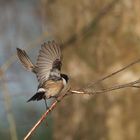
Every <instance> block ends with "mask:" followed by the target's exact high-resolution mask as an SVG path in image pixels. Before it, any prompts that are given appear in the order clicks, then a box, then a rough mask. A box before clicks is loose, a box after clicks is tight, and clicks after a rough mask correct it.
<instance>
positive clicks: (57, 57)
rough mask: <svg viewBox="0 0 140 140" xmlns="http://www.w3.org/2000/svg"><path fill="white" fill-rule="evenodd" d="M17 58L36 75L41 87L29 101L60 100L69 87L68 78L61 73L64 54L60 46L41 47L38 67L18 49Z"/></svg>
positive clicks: (48, 43) (45, 45) (48, 44)
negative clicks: (62, 93)
mask: <svg viewBox="0 0 140 140" xmlns="http://www.w3.org/2000/svg"><path fill="white" fill-rule="evenodd" d="M17 56H18V58H19V60H20V62H21V63H22V65H23V66H24V67H25V69H26V70H28V71H31V72H33V73H35V74H36V76H37V79H38V82H39V86H38V89H37V92H36V93H35V94H34V95H33V96H32V97H31V98H30V99H29V100H28V101H27V102H30V101H35V100H36V101H39V100H41V99H44V100H45V105H46V109H48V106H47V102H46V100H47V99H49V98H56V99H57V98H58V96H59V95H60V93H61V92H62V90H63V89H65V87H66V86H67V83H68V80H69V78H68V76H67V75H66V74H62V73H61V66H62V54H61V49H60V46H59V45H58V44H57V43H56V42H55V41H48V42H47V43H44V44H42V45H41V49H40V51H39V55H38V58H37V62H36V65H34V64H33V63H32V62H31V60H30V58H29V57H28V55H27V53H26V52H25V51H24V50H21V49H19V48H17Z"/></svg>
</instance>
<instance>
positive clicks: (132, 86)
mask: <svg viewBox="0 0 140 140" xmlns="http://www.w3.org/2000/svg"><path fill="white" fill-rule="evenodd" d="M135 84H140V79H138V80H136V81H133V82H130V83H127V84H121V85H115V86H113V87H109V88H105V89H101V90H97V91H93V90H92V91H90V90H89V91H88V90H83V91H78V90H71V91H70V93H68V94H67V95H71V94H90V95H95V94H102V93H106V92H110V91H113V90H118V89H122V88H130V87H131V88H140V86H137V85H135Z"/></svg>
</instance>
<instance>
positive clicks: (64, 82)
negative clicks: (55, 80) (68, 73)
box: [62, 77, 67, 86]
mask: <svg viewBox="0 0 140 140" xmlns="http://www.w3.org/2000/svg"><path fill="white" fill-rule="evenodd" d="M62 80H63V84H64V86H65V85H66V84H67V82H66V80H65V79H64V78H63V77H62Z"/></svg>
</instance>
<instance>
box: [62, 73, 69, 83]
mask: <svg viewBox="0 0 140 140" xmlns="http://www.w3.org/2000/svg"><path fill="white" fill-rule="evenodd" d="M61 77H62V78H64V79H65V80H66V82H68V80H69V77H68V76H67V75H66V74H61Z"/></svg>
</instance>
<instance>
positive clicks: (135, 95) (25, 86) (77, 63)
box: [0, 0, 140, 140]
mask: <svg viewBox="0 0 140 140" xmlns="http://www.w3.org/2000/svg"><path fill="white" fill-rule="evenodd" d="M139 13H140V1H139V0H135V1H134V0H70V1H68V0H61V1H59V0H40V1H38V0H30V1H28V0H24V1H23V0H7V1H4V0H0V139H6V140H20V139H23V137H24V136H25V135H26V134H27V132H28V131H29V130H30V129H31V127H32V126H33V125H34V124H35V123H36V121H37V120H38V119H39V118H40V116H41V115H42V114H43V113H44V112H45V105H44V102H43V101H42V102H31V103H26V101H27V100H28V99H29V98H30V97H31V96H32V95H33V94H34V93H35V92H36V89H37V85H38V82H37V80H36V77H35V75H34V74H31V73H30V72H27V71H25V69H24V68H23V67H22V66H21V64H20V63H19V61H18V59H17V57H16V47H19V48H22V49H25V50H26V51H27V53H28V54H29V55H30V57H31V59H32V60H33V62H34V63H35V60H36V58H37V55H38V50H39V49H40V45H41V44H42V43H43V42H44V41H48V40H52V39H53V40H56V41H58V42H60V43H61V44H63V72H65V73H67V74H68V75H69V76H70V80H71V84H72V87H73V88H74V89H76V88H82V87H84V86H86V85H87V84H88V83H90V82H91V81H94V80H96V79H99V78H100V77H102V76H104V75H106V74H109V73H111V72H114V71H116V70H118V69H120V68H122V67H123V66H125V65H127V64H129V63H130V62H132V61H134V60H136V59H138V58H139V57H140V16H139ZM139 68H140V64H137V65H135V66H133V67H131V68H129V69H127V70H125V71H124V72H122V73H120V74H118V75H116V76H114V77H112V78H109V79H108V80H106V81H105V82H103V83H101V84H100V85H98V86H97V87H93V89H94V88H100V87H104V88H105V87H110V86H112V85H116V84H121V83H127V82H131V81H133V80H137V79H138V78H140V72H139V70H140V69H139ZM139 92H140V90H139V89H123V90H118V91H113V92H111V93H108V94H101V95H96V96H89V95H84V96H80V95H73V96H69V97H66V98H65V99H64V100H63V101H62V102H61V103H60V104H58V106H57V107H56V108H55V110H53V112H51V113H50V115H49V116H48V118H47V119H46V120H45V121H44V122H43V123H42V124H41V125H40V126H39V127H38V128H37V130H36V131H35V132H34V133H33V135H32V137H31V139H33V140H39V139H40V140H46V139H49V140H93V139H96V140H139V139H140V111H139V106H140V94H139ZM46 121H47V122H48V126H47V124H46Z"/></svg>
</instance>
